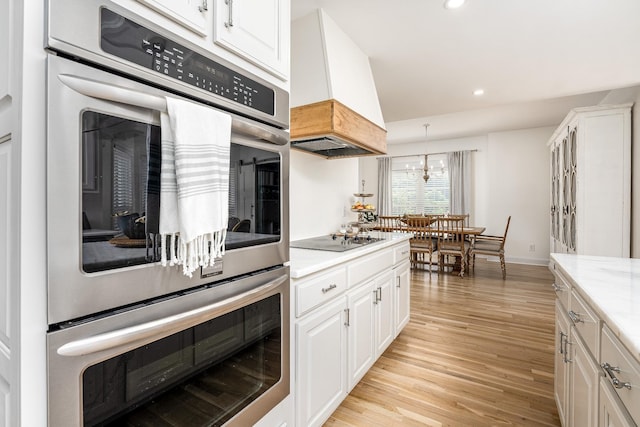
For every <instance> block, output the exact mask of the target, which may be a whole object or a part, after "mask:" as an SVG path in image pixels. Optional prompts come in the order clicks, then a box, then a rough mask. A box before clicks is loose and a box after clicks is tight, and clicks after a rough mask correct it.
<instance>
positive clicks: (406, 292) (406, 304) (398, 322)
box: [393, 261, 411, 337]
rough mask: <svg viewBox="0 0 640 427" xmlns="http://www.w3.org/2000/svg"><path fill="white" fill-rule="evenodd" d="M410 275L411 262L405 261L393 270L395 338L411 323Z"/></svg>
mask: <svg viewBox="0 0 640 427" xmlns="http://www.w3.org/2000/svg"><path fill="white" fill-rule="evenodd" d="M410 274H411V265H410V263H409V261H403V262H401V263H400V264H399V265H397V266H396V267H395V268H394V269H393V275H394V278H395V298H394V303H395V325H394V336H395V337H397V336H398V334H399V333H400V331H402V329H403V328H404V327H405V326H407V323H409V312H410V301H411V294H410V292H411V288H410V286H411V281H410V279H411V277H410Z"/></svg>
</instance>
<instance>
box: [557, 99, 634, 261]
mask: <svg viewBox="0 0 640 427" xmlns="http://www.w3.org/2000/svg"><path fill="white" fill-rule="evenodd" d="M631 106H632V104H623V105H599V106H595V107H585V108H576V109H574V110H572V111H571V112H570V113H569V115H568V116H567V117H566V118H565V120H564V121H563V122H562V124H560V126H559V127H558V129H557V130H556V131H555V132H554V134H553V135H552V137H551V139H550V141H549V148H550V151H551V168H550V172H551V201H550V202H551V218H550V229H551V240H550V247H551V252H561V253H575V254H580V255H599V256H616V257H629V254H630V239H631Z"/></svg>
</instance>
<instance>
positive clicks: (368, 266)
mask: <svg viewBox="0 0 640 427" xmlns="http://www.w3.org/2000/svg"><path fill="white" fill-rule="evenodd" d="M391 267H393V249H385V250H382V251H378V252H373V253H371V254H367V255H364V256H363V257H362V259H360V260H358V261H354V262H352V263H351V264H349V266H348V267H347V274H348V277H349V287H353V286H355V285H357V284H359V283H362V282H363V281H364V280H366V279H368V278H370V277H373V276H375V275H376V274H378V273H379V272H381V271H384V270H388V269H390V268H391Z"/></svg>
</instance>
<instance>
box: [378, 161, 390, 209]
mask: <svg viewBox="0 0 640 427" xmlns="http://www.w3.org/2000/svg"><path fill="white" fill-rule="evenodd" d="M377 210H378V215H391V157H380V158H378V206H377Z"/></svg>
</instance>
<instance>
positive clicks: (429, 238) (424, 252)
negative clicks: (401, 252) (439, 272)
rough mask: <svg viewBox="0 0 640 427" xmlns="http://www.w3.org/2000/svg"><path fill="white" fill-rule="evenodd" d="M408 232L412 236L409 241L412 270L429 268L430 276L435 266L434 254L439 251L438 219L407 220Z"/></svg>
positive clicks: (422, 217) (418, 218) (416, 217)
mask: <svg viewBox="0 0 640 427" xmlns="http://www.w3.org/2000/svg"><path fill="white" fill-rule="evenodd" d="M405 221H406V223H407V231H408V232H409V233H411V234H412V237H411V240H409V247H410V256H409V258H410V260H411V268H418V266H423V267H425V266H427V265H428V266H429V267H428V268H429V276H431V267H432V266H433V259H432V256H433V253H434V252H435V251H436V249H437V245H438V238H437V234H436V228H437V223H436V218H435V217H432V216H429V215H427V216H419V217H418V216H412V217H408V218H406V219H405Z"/></svg>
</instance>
